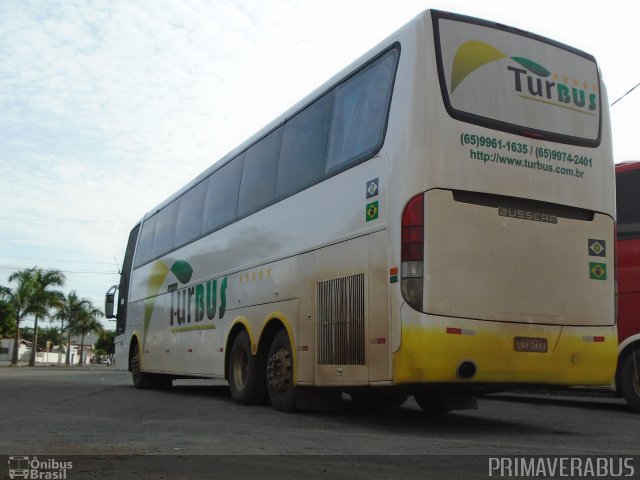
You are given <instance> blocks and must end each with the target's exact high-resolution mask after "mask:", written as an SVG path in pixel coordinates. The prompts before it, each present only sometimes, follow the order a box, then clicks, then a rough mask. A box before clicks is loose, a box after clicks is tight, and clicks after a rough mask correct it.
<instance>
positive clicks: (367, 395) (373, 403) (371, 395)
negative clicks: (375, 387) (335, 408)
mask: <svg viewBox="0 0 640 480" xmlns="http://www.w3.org/2000/svg"><path fill="white" fill-rule="evenodd" d="M349 395H350V396H351V400H352V401H353V403H355V404H356V405H357V406H358V408H361V409H363V410H383V409H387V408H398V407H401V406H402V405H403V404H404V402H406V401H407V398H409V395H408V394H406V393H403V392H375V391H362V392H358V391H355V392H351V393H350V394H349Z"/></svg>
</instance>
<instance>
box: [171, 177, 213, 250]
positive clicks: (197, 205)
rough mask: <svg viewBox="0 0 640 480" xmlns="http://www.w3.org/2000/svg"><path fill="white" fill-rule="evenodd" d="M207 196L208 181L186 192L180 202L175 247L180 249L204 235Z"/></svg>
mask: <svg viewBox="0 0 640 480" xmlns="http://www.w3.org/2000/svg"><path fill="white" fill-rule="evenodd" d="M206 194H207V181H206V180H204V181H202V182H200V183H198V184H197V185H196V186H195V187H193V188H192V189H191V190H189V191H188V192H186V193H185V194H184V195H183V196H182V199H181V201H180V210H179V212H178V218H177V220H176V221H177V224H176V238H175V242H174V243H175V246H176V247H180V246H182V245H184V244H186V243H189V242H191V241H193V240H195V239H197V238H198V237H200V235H202V218H203V212H204V199H205V196H206Z"/></svg>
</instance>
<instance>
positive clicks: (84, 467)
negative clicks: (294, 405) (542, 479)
mask: <svg viewBox="0 0 640 480" xmlns="http://www.w3.org/2000/svg"><path fill="white" fill-rule="evenodd" d="M0 405H1V406H2V412H3V413H2V417H1V418H0V432H1V434H0V455H4V456H5V457H7V461H8V457H9V456H11V457H14V458H16V457H17V456H28V457H29V458H33V457H34V456H38V457H39V458H40V459H50V458H52V459H65V458H70V459H73V460H74V461H75V464H74V469H73V470H70V471H69V472H67V473H68V475H67V477H66V478H69V479H84V478H96V479H98V478H99V479H104V478H124V479H127V478H137V479H139V478H233V479H234V480H237V479H243V478H247V479H248V478H251V479H255V478H267V479H269V478H279V479H286V478H311V479H313V478H326V479H329V478H349V479H359V478H363V479H364V478H366V479H368V480H369V479H372V478H387V479H395V478H403V479H407V478H461V477H463V476H464V477H465V478H470V477H474V478H491V477H489V475H488V474H489V466H490V465H489V462H490V461H491V460H490V459H491V458H495V457H506V456H516V457H522V456H527V457H530V456H538V455H540V456H562V457H578V456H580V457H581V458H583V459H585V458H588V457H593V458H594V459H595V458H597V457H607V458H609V457H613V456H629V457H633V460H632V461H633V462H635V464H634V465H635V468H634V472H633V473H634V476H633V477H632V478H637V479H640V442H639V440H640V415H638V414H635V413H633V412H632V411H631V410H630V409H629V408H628V407H627V406H626V404H625V403H624V401H623V400H622V399H619V398H615V397H613V396H610V395H606V394H589V395H577V394H574V395H559V394H536V395H531V394H508V395H507V394H501V395H493V396H490V397H484V398H481V399H480V400H479V409H478V410H477V411H462V412H454V413H451V414H448V415H443V416H428V415H425V414H424V413H423V412H422V411H421V410H420V408H419V407H418V406H417V405H416V404H415V402H413V400H411V399H410V400H409V401H408V402H407V403H406V404H405V405H404V406H403V407H401V408H399V409H394V410H387V411H382V412H380V411H378V412H362V411H358V410H357V409H356V407H355V405H354V404H352V403H351V402H350V401H349V400H348V397H345V400H344V401H343V411H342V412H339V413H294V414H283V413H279V412H276V411H275V410H273V409H272V408H271V407H268V406H256V407H246V406H239V405H236V404H234V403H233V401H232V400H231V398H230V396H229V390H228V388H227V387H226V386H225V385H224V384H221V383H220V382H217V383H216V382H210V381H209V382H207V381H186V380H183V381H178V382H176V386H174V388H172V389H171V390H136V389H134V388H133V387H132V385H131V380H130V376H129V374H128V373H126V372H120V371H117V370H115V369H114V368H113V367H106V366H96V367H84V368H82V367H71V368H65V367H36V368H33V367H17V368H16V367H14V368H10V367H0ZM585 456H586V457H585ZM0 460H2V459H0ZM4 465H7V463H4ZM497 473H498V472H494V474H493V475H492V477H493V476H495V475H496V474H497ZM506 473H509V472H508V471H507V472H506ZM574 473H575V472H574ZM503 474H504V472H503ZM3 475H7V476H8V470H7V469H5V468H4V467H3V465H2V464H1V463H0V478H2V476H3Z"/></svg>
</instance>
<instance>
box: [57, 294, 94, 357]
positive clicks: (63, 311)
mask: <svg viewBox="0 0 640 480" xmlns="http://www.w3.org/2000/svg"><path fill="white" fill-rule="evenodd" d="M90 305H91V302H90V301H89V300H88V299H86V298H80V297H79V296H78V293H77V292H76V291H75V290H72V291H71V292H69V293H68V294H67V296H66V297H64V298H63V299H62V301H61V302H60V303H59V304H58V305H57V306H56V309H57V313H56V315H55V318H56V319H58V320H60V322H61V325H60V333H61V334H62V333H64V332H65V322H66V324H67V328H66V333H67V348H66V349H65V350H66V359H65V364H66V365H69V361H70V359H69V345H70V343H71V329H70V328H68V327H69V325H71V323H72V322H73V321H74V320H75V319H76V318H78V317H79V316H80V315H81V314H82V312H84V310H85V308H88V307H89V306H90Z"/></svg>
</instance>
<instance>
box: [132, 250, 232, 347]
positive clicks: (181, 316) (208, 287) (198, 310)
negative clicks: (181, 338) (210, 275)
mask: <svg viewBox="0 0 640 480" xmlns="http://www.w3.org/2000/svg"><path fill="white" fill-rule="evenodd" d="M169 273H171V274H173V276H174V277H175V278H176V280H177V282H176V283H173V284H171V285H169V288H168V289H169V291H170V293H171V309H170V310H169V325H170V326H171V327H174V326H175V328H172V329H171V331H172V332H174V333H177V332H179V331H186V330H194V329H211V328H215V325H213V324H207V325H198V323H199V322H201V321H202V320H204V316H205V314H206V316H207V319H209V320H213V319H214V318H215V317H216V314H217V316H218V318H222V317H223V316H224V313H225V311H226V308H227V295H226V292H227V277H224V278H223V279H222V280H221V282H220V297H219V298H220V306H219V307H218V306H217V299H218V281H217V280H209V281H206V282H202V283H199V284H197V285H192V286H191V287H187V288H182V289H180V288H179V285H185V284H187V283H189V281H190V280H191V277H192V276H193V268H192V267H191V265H189V263H188V262H185V261H184V260H178V261H176V262H174V263H173V265H171V267H169V266H168V265H167V264H166V263H165V262H163V261H162V260H157V261H156V262H155V263H154V265H153V267H152V269H151V275H150V276H149V282H148V284H147V299H146V300H145V302H144V340H143V344H144V343H145V342H146V339H147V332H148V331H149V324H150V323H151V317H152V315H153V310H154V307H155V304H156V299H157V298H158V296H159V295H160V289H161V288H162V285H164V282H165V280H166V279H167V276H168V275H169ZM192 322H193V323H195V324H196V325H194V326H189V327H187V326H183V325H184V324H186V323H189V324H190V323H192Z"/></svg>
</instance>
